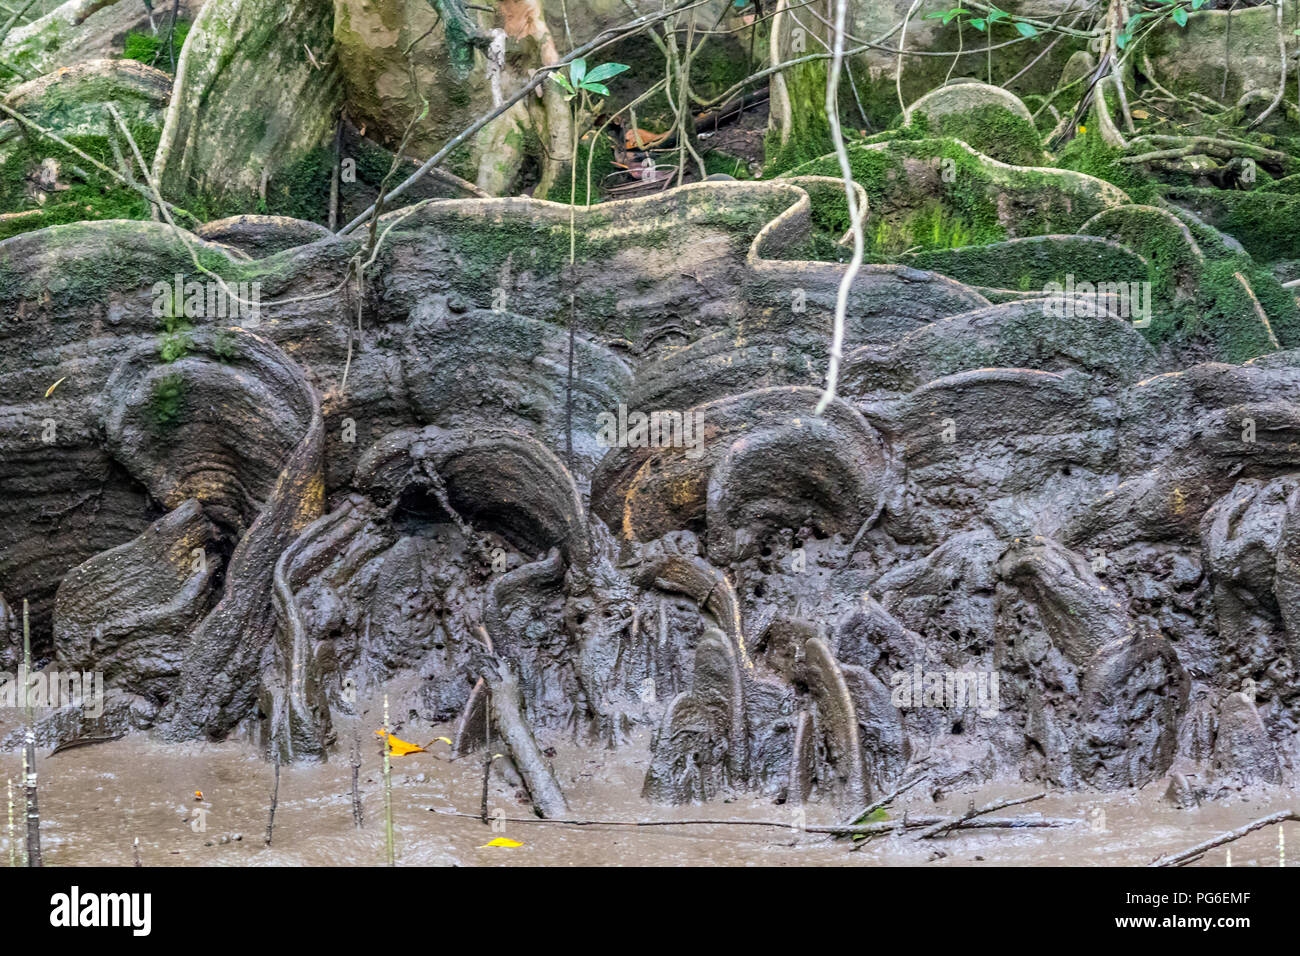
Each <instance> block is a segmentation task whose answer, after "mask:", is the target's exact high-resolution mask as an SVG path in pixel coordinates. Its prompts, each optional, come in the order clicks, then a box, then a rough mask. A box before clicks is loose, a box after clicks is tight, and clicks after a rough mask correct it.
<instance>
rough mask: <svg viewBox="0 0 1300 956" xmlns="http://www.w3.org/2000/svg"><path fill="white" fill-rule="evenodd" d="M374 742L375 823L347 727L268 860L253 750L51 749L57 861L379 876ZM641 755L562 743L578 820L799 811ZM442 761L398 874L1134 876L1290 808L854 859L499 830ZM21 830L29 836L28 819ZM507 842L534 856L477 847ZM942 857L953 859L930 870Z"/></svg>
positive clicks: (1111, 825)
mask: <svg viewBox="0 0 1300 956" xmlns="http://www.w3.org/2000/svg"><path fill="white" fill-rule="evenodd" d="M373 730H374V728H373V727H370V726H367V727H365V728H363V729H362V730H361V734H362V757H363V766H362V770H361V774H360V779H361V791H362V802H363V807H364V814H365V826H364V828H363V829H360V830H358V829H356V828H355V827H354V825H353V821H352V798H351V768H350V766H349V759H348V753H349V749H350V743H351V740H352V734H353V729H352V727H351V726H350V725H346V724H343V725H340V726H339V739H340V748H339V752H338V754H337V755H336V756H335V758H334V759H332V760H331V761H330V762H329V763H327V764H323V765H307V764H303V765H294V766H290V767H285V768H283V769H282V770H281V775H280V800H279V807H278V809H277V811H276V816H275V837H274V843H273V845H272V846H271V847H269V848H268V847H266V846H265V845H264V842H263V838H264V836H265V832H266V822H267V811H268V809H269V806H270V794H271V788H272V779H273V771H272V768H271V766H270V764H268V763H267V762H266V761H265V760H263V759H262V758H261V757H259V756H258V755H257V752H256V751H255V749H254V748H253V747H252V746H250V745H249V744H247V743H235V742H227V743H222V744H208V743H188V744H165V743H162V742H159V741H155V740H150V739H148V738H146V737H144V736H142V735H136V736H133V737H129V738H126V739H123V740H119V741H115V742H112V743H107V744H101V745H98V746H94V747H87V748H82V749H77V750H71V751H66V752H64V753H61V754H58V755H56V756H54V757H46V756H45V754H46V753H48V751H45V752H43V753H42V755H41V759H40V764H39V768H38V769H39V772H40V782H41V790H40V806H41V819H42V827H41V830H42V843H43V848H44V851H45V862H46V865H50V866H75V865H84V864H97V865H110V866H113V865H116V866H130V865H131V863H132V841H133V840H134V839H135V838H137V837H138V838H139V841H140V858H141V861H142V863H143V864H144V865H146V866H194V865H206V866H212V865H215V866H225V865H229V866H295V865H348V866H357V865H361V866H367V865H381V864H382V863H383V859H384V846H383V820H382V813H383V793H382V780H381V777H380V754H379V746H380V744H379V739H378V738H377V737H375V736H373ZM394 732H395V733H397V734H398V735H399V736H401V737H402V738H403V739H405V740H408V741H415V742H419V743H421V744H423V743H425V742H427V741H429V740H432V739H434V738H435V737H438V736H442V735H446V734H448V728H446V727H439V726H427V725H406V726H404V727H401V728H394ZM639 744H640V746H638V747H634V748H629V749H623V750H619V751H609V750H603V749H601V750H598V749H584V748H578V747H573V746H567V747H566V746H563V745H557V752H556V758H555V765H556V770H557V775H558V778H559V780H560V783H561V785H562V786H564V788H565V790H566V793H567V795H568V797H569V803H570V807H571V810H572V815H573V816H574V817H575V818H581V819H593V818H599V819H619V820H644V819H679V820H685V819H700V818H709V819H718V818H725V819H750V820H775V821H787V820H792V816H791V814H790V812H789V810H788V809H787V808H785V807H782V806H777V805H774V804H773V803H771V802H770V801H768V800H762V799H754V798H747V799H743V800H738V801H736V802H732V803H725V802H722V801H716V802H714V803H712V804H710V805H707V806H703V807H698V806H697V807H658V806H654V805H651V804H648V803H646V802H645V801H643V800H642V799H641V798H640V796H639V793H640V789H641V781H642V777H643V775H644V773H645V766H646V762H647V760H648V752H647V746H648V740H641V741H639ZM446 751H447V747H446V746H445V745H444V744H441V743H435V744H434V746H433V750H432V752H431V753H428V754H415V755H413V756H410V757H405V758H402V759H399V760H395V761H394V772H393V810H394V824H395V830H396V834H397V858H398V863H399V865H402V864H404V865H453V864H454V865H461V866H480V865H487V866H492V865H540V864H555V865H566V866H567V865H627V864H633V865H654V866H681V865H703V864H721V865H752V864H763V865H780V866H786V865H841V866H842V865H849V866H852V865H889V864H909V865H917V864H926V863H928V864H929V865H934V866H945V865H954V864H955V865H976V866H978V865H980V864H981V863H986V864H1011V865H1033V864H1053V865H1060V864H1065V865H1081V866H1114V865H1135V864H1137V865H1140V864H1144V863H1147V862H1149V861H1150V860H1152V859H1154V858H1155V857H1157V856H1160V855H1162V854H1164V853H1169V852H1172V851H1176V850H1180V849H1184V848H1186V847H1189V846H1191V845H1193V844H1195V843H1198V842H1200V841H1201V840H1204V839H1207V838H1209V837H1211V836H1214V835H1216V834H1218V833H1221V832H1223V831H1225V830H1229V829H1232V828H1234V827H1237V826H1240V825H1242V824H1243V823H1246V822H1248V821H1250V820H1252V819H1254V818H1256V817H1260V816H1263V815H1265V814H1267V813H1269V812H1272V811H1274V810H1278V809H1282V808H1284V807H1285V806H1287V798H1288V796H1289V794H1288V792H1286V791H1283V790H1280V789H1279V790H1275V791H1272V792H1270V793H1267V794H1264V795H1255V796H1252V797H1251V798H1249V799H1241V798H1238V799H1236V800H1234V801H1231V802H1221V803H1219V804H1216V805H1213V806H1206V807H1202V808H1200V809H1196V810H1177V809H1174V808H1172V807H1169V806H1167V805H1165V804H1163V803H1162V802H1161V801H1160V799H1159V796H1160V792H1161V791H1162V789H1163V788H1162V787H1161V786H1158V785H1155V784H1153V785H1152V786H1150V787H1148V788H1146V790H1145V791H1143V792H1141V793H1131V792H1130V793H1121V794H1104V795H1103V794H1082V795H1079V794H1076V795H1061V796H1049V797H1048V798H1047V799H1045V800H1041V801H1038V802H1037V803H1034V804H1031V805H1029V806H1026V807H1016V808H1012V809H1011V810H1007V811H1004V812H1003V813H1002V814H1000V815H1020V814H1028V813H1041V814H1044V815H1046V816H1051V817H1071V818H1075V819H1078V820H1079V824H1078V825H1077V826H1075V827H1073V828H1071V829H1069V830H1015V831H1010V830H1008V831H983V832H978V833H967V834H962V835H950V836H948V837H945V838H941V839H938V840H932V841H917V840H916V839H914V838H913V837H912V836H890V837H887V838H883V839H878V840H876V841H874V842H873V843H872V844H870V845H869V846H868V847H867V848H866V849H864V850H863V851H862V852H858V853H850V852H848V844H847V843H845V842H842V841H836V840H833V839H831V838H828V837H823V836H819V835H815V834H804V835H798V834H796V833H795V832H794V831H793V830H792V829H788V830H786V829H772V828H749V827H731V826H728V827H720V826H682V827H653V828H626V827H596V826H592V827H574V826H567V825H558V824H532V823H505V824H504V832H501V831H498V832H493V831H492V830H490V829H489V828H488V827H486V826H484V825H483V824H482V823H481V822H480V821H479V820H478V819H468V818H463V817H455V816H451V815H448V814H447V813H445V812H435V811H449V810H459V811H464V812H469V813H473V814H477V813H478V811H479V805H480V795H481V787H482V755H481V754H479V755H472V756H470V757H467V758H465V759H463V760H458V761H449V760H447V759H446ZM20 760H21V758H20V756H19V755H18V754H17V753H7V754H2V755H0V764H2V765H3V767H4V770H3V771H2V772H0V780H2V779H3V778H4V777H10V776H12V778H13V779H14V782H15V784H17V783H18V777H19V772H20ZM924 789H925V788H924V787H918V788H916V791H915V794H916V795H915V796H911V795H909V799H907V800H906V801H905V802H904V803H903V804H902V805H901V806H900V807H898V808H897V809H896V810H895V813H896V814H900V813H901V812H902V811H903V810H908V811H910V812H911V813H913V814H935V813H943V812H952V813H958V812H961V811H962V810H964V809H965V808H966V807H967V806H968V804H969V802H970V801H971V800H972V799H973V800H975V801H976V803H978V804H981V805H982V804H984V803H987V802H990V801H992V800H996V799H1000V798H1003V797H1007V796H1015V795H1020V794H1028V793H1032V792H1034V791H1035V790H1036V789H1041V788H1035V787H1034V786H1032V785H1023V784H1015V785H1008V786H1000V787H999V786H990V787H984V788H982V789H981V790H979V791H978V792H976V793H961V794H951V795H948V796H946V797H944V798H943V799H942V800H941V802H940V803H938V804H936V803H934V802H933V801H932V800H931V799H930V797H929V796H927V795H925V794H924V793H922V792H920V791H923V790H924ZM196 791H197V792H199V793H201V794H202V799H201V800H200V799H199V798H198V797H197V796H196ZM15 792H16V793H17V791H15ZM489 805H490V807H492V808H494V809H496V808H500V809H501V810H503V811H504V815H505V816H509V817H527V816H531V813H530V811H529V809H528V807H527V805H526V804H525V803H523V802H522V801H520V800H519V799H517V798H516V796H515V790H514V788H513V787H512V786H511V785H510V784H509V783H508V782H507V781H506V779H505V778H504V776H502V775H500V774H494V775H493V780H492V788H491V797H490V801H489ZM16 817H18V819H17V820H16V822H15V826H16V827H17V828H19V831H20V832H21V810H19V811H18V812H17V813H16ZM832 817H833V814H832V813H831V811H830V809H829V808H828V807H810V808H809V809H808V811H807V820H808V823H809V824H819V823H832V822H835V821H834V820H833V819H832ZM200 822H201V823H202V828H201V829H197V827H198V826H199V823H200ZM3 824H4V821H3V818H0V827H2V826H3ZM1289 826H1292V827H1294V826H1296V825H1295V824H1290V825H1289ZM498 836H505V837H507V838H509V839H511V840H516V841H519V842H521V843H523V844H524V845H523V846H521V847H517V848H496V847H488V848H483V847H482V844H485V843H487V842H488V841H489V840H491V839H493V838H495V837H498ZM1297 843H1300V834H1297V835H1295V836H1293V845H1294V844H1297ZM0 847H3V849H2V850H0V861H6V860H7V859H8V844H7V837H5V835H4V834H2V833H0ZM936 851H942V852H943V853H944V854H946V855H944V856H942V857H936ZM932 857H936V858H935V859H933V860H932ZM981 858H982V859H981ZM1232 859H1233V864H1234V865H1237V866H1251V865H1257V866H1276V865H1277V859H1278V858H1277V834H1276V828H1272V829H1269V830H1265V831H1262V832H1259V833H1253V834H1251V835H1250V836H1249V837H1247V838H1245V839H1243V840H1240V841H1238V842H1237V843H1234V844H1233V845H1232ZM1224 861H1225V850H1224V849H1216V850H1212V851H1210V852H1209V853H1208V854H1207V855H1206V857H1205V858H1204V859H1203V860H1202V861H1201V863H1200V864H1199V865H1210V866H1221V865H1223V863H1224Z"/></svg>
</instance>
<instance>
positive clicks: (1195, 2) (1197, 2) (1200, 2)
mask: <svg viewBox="0 0 1300 956" xmlns="http://www.w3.org/2000/svg"><path fill="white" fill-rule="evenodd" d="M1203 6H1205V0H1192V9H1193V10H1199V9H1201V7H1203Z"/></svg>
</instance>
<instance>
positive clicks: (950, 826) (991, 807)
mask: <svg viewBox="0 0 1300 956" xmlns="http://www.w3.org/2000/svg"><path fill="white" fill-rule="evenodd" d="M1045 796H1047V791H1045V790H1044V791H1043V792H1042V793H1036V794H1034V795H1033V796H1030V797H1016V798H1015V799H1012V800H998V801H996V802H994V803H990V804H987V805H986V806H983V807H980V808H979V809H976V808H975V805H974V804H971V808H970V809H969V810H967V811H966V812H965V813H963V814H962V815H961V816H959V817H954V818H950V819H948V820H942V821H940V822H938V823H935V824H933V825H931V826H930V827H928V828H927V829H925V830H924V831H923V832H921V833H918V834H917V837H916V838H917V839H918V840H930V839H933V838H934V837H937V836H939V835H940V834H943V833H947V832H948V831H949V830H955V829H957V828H958V827H960V826H961V825H962V824H965V823H969V822H970V821H971V820H974V819H975V818H976V817H982V816H984V815H985V814H987V813H993V812H994V811H995V810H1005V809H1006V808H1007V807H1017V806H1020V804H1022V803H1032V802H1033V801H1035V800H1041V799H1043V797H1045Z"/></svg>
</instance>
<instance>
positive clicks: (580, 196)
mask: <svg viewBox="0 0 1300 956" xmlns="http://www.w3.org/2000/svg"><path fill="white" fill-rule="evenodd" d="M588 158H590V159H591V197H590V200H589V199H588V196H587V160H588ZM616 169H617V167H616V166H615V165H614V144H613V143H611V142H610V139H609V137H608V136H606V135H604V134H601V135H599V136H588V137H587V138H586V139H584V140H580V141H579V143H578V170H577V171H578V177H577V182H576V183H574V182H572V181H571V179H570V170H569V167H568V166H567V165H566V166H565V167H564V168H563V170H562V171H561V173H560V175H558V176H556V177H555V183H554V185H552V186H551V189H550V191H549V192H548V193H547V194H546V197H545V198H547V199H549V200H550V201H551V202H562V203H568V201H569V190H570V187H573V189H574V190H575V192H574V193H573V197H574V200H573V201H574V202H575V203H576V204H577V205H579V206H585V205H587V203H588V202H589V201H590V202H592V203H595V202H597V201H599V199H600V188H601V183H602V182H604V181H605V178H606V177H607V176H609V174H610V173H612V172H615V170H616Z"/></svg>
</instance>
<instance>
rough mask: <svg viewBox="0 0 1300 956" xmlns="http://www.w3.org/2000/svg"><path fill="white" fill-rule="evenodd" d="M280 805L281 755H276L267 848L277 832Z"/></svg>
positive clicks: (267, 821) (268, 820)
mask: <svg viewBox="0 0 1300 956" xmlns="http://www.w3.org/2000/svg"><path fill="white" fill-rule="evenodd" d="M279 805H280V754H279V751H277V752H276V754H275V786H274V787H273V788H272V790H271V815H270V816H269V817H268V818H267V820H266V840H265V843H266V845H267V846H270V845H271V833H272V831H274V830H275V808H276V807H277V806H279Z"/></svg>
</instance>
